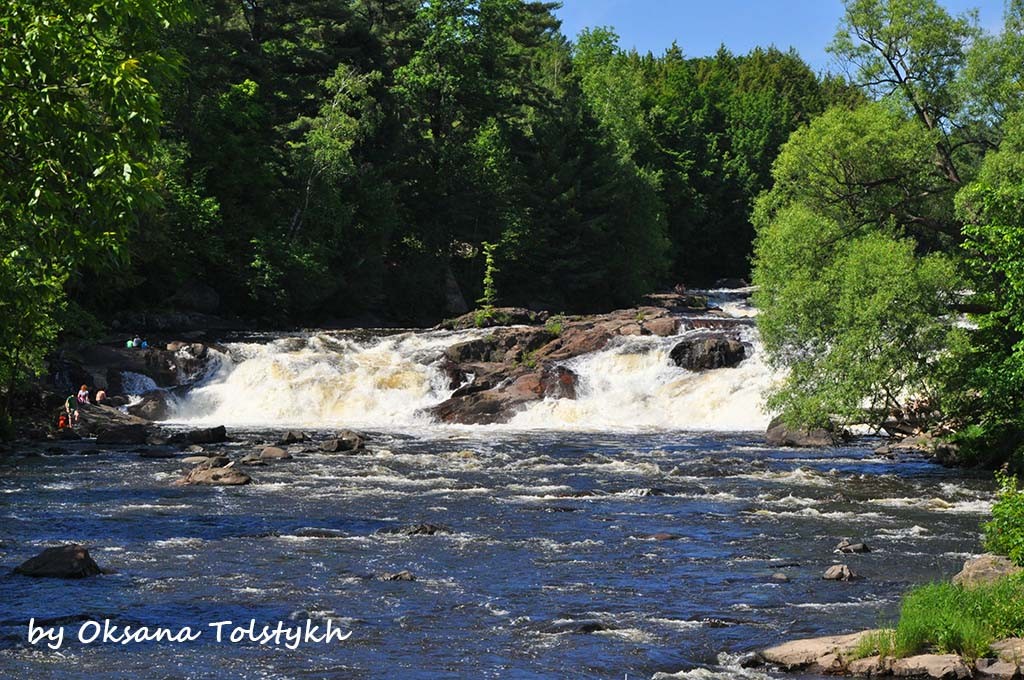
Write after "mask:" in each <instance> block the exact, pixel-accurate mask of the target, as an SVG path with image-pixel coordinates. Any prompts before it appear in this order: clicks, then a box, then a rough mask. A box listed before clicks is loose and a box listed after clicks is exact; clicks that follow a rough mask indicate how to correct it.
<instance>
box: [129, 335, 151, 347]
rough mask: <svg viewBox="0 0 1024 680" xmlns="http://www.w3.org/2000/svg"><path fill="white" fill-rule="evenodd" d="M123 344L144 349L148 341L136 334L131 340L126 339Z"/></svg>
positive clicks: (147, 345)
mask: <svg viewBox="0 0 1024 680" xmlns="http://www.w3.org/2000/svg"><path fill="white" fill-rule="evenodd" d="M124 346H125V347H127V348H128V349H146V348H147V347H149V343H148V342H146V341H145V340H144V339H142V338H140V337H139V336H137V335H136V336H135V337H134V338H132V339H131V340H128V341H126V342H125V343H124Z"/></svg>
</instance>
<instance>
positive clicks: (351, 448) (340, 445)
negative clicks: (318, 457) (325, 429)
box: [320, 430, 366, 453]
mask: <svg viewBox="0 0 1024 680" xmlns="http://www.w3.org/2000/svg"><path fill="white" fill-rule="evenodd" d="M365 448H366V438H365V437H363V435H361V434H359V433H358V432H353V431H352V430H342V431H341V432H339V433H338V434H337V436H335V437H334V438H333V439H328V440H327V441H325V442H323V443H322V444H320V450H321V451H324V452H326V453H354V452H357V451H362V450H363V449H365Z"/></svg>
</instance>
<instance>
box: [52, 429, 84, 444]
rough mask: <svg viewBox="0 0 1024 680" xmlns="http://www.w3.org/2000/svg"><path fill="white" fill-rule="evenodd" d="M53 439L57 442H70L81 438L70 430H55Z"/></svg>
mask: <svg viewBox="0 0 1024 680" xmlns="http://www.w3.org/2000/svg"><path fill="white" fill-rule="evenodd" d="M53 438H54V439H57V440H58V441H64V442H71V441H78V440H79V439H81V438H82V435H80V434H78V433H77V432H75V431H74V430H72V429H64V430H57V432H56V434H54V435H53Z"/></svg>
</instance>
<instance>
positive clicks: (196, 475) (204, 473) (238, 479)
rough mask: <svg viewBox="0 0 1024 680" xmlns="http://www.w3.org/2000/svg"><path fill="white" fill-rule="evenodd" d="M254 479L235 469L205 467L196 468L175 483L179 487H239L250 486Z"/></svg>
mask: <svg viewBox="0 0 1024 680" xmlns="http://www.w3.org/2000/svg"><path fill="white" fill-rule="evenodd" d="M251 481H252V477H250V476H249V475H247V474H245V473H244V472H242V471H240V470H236V469H235V468H233V467H209V468H208V467H205V466H202V465H201V466H199V467H196V468H194V469H193V470H192V471H191V472H189V473H188V474H187V475H185V476H184V477H182V478H181V479H179V480H178V481H176V482H175V484H176V485H178V486H185V485H197V484H206V485H215V486H239V485H242V484H248V483H249V482H251Z"/></svg>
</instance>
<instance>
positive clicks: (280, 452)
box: [260, 446, 292, 460]
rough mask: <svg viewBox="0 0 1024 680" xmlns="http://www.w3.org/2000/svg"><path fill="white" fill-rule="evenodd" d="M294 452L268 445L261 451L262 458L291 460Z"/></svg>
mask: <svg viewBox="0 0 1024 680" xmlns="http://www.w3.org/2000/svg"><path fill="white" fill-rule="evenodd" d="M291 457H292V454H290V453H288V452H287V451H285V450H284V449H282V448H278V447H276V446H266V447H264V448H263V450H262V451H260V458H261V459H262V460H291Z"/></svg>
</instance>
